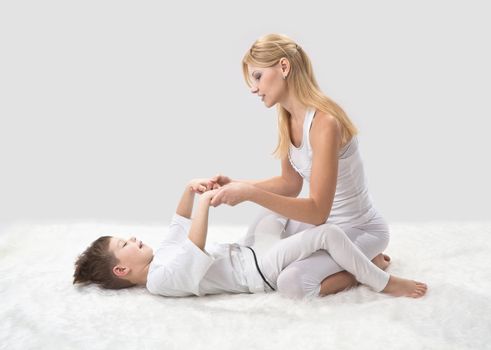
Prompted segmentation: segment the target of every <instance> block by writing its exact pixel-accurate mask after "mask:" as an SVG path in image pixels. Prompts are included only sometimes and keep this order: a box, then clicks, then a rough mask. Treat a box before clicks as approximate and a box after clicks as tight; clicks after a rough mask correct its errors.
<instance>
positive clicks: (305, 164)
mask: <svg viewBox="0 0 491 350" xmlns="http://www.w3.org/2000/svg"><path fill="white" fill-rule="evenodd" d="M314 115H315V109H309V110H307V113H306V115H305V121H304V124H303V137H302V144H301V145H300V147H298V148H297V147H295V146H294V145H293V144H292V143H290V147H289V150H288V159H289V160H290V164H291V165H292V167H293V168H294V169H295V170H296V171H297V172H298V173H299V174H300V175H301V176H302V177H303V179H304V180H306V181H307V182H310V175H311V172H312V147H311V145H310V137H309V134H310V127H311V125H312V120H313V118H314ZM376 215H377V211H376V210H375V208H374V207H373V205H372V201H371V198H370V195H369V194H368V187H367V181H366V177H365V172H364V170H363V162H362V160H361V157H360V152H359V151H358V139H357V137H356V136H353V137H352V138H351V140H350V142H348V143H347V144H346V145H345V146H344V147H343V148H342V149H341V150H340V151H339V163H338V178H337V183H336V194H335V195H334V201H333V204H332V208H331V212H330V214H329V218H328V219H327V221H326V222H329V223H333V224H336V225H346V224H348V225H350V226H356V225H361V224H364V223H366V222H368V221H369V220H371V219H372V218H374V217H375V216H376Z"/></svg>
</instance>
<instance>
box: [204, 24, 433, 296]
mask: <svg viewBox="0 0 491 350" xmlns="http://www.w3.org/2000/svg"><path fill="white" fill-rule="evenodd" d="M242 66H243V73H244V77H245V80H246V82H247V84H248V85H249V86H250V88H251V92H252V93H253V94H257V95H258V97H260V98H261V100H262V101H263V102H264V104H265V105H266V107H268V108H269V107H272V106H275V105H276V106H277V108H278V109H277V110H278V128H279V142H278V146H277V148H276V150H275V152H274V154H275V156H276V157H278V158H280V159H281V166H282V171H281V175H280V176H277V177H273V178H269V179H265V180H260V181H232V180H231V179H230V178H228V177H226V176H222V175H217V176H216V177H214V178H211V179H210V182H209V186H211V187H218V186H221V188H220V190H219V191H218V192H217V194H216V195H215V197H214V198H213V200H212V202H211V205H213V206H217V205H220V204H222V203H226V204H229V205H236V204H238V203H240V202H242V201H245V200H248V201H252V202H255V203H257V204H259V205H261V206H263V207H264V208H267V209H268V210H266V211H264V212H262V213H261V215H260V216H259V217H258V218H257V219H256V221H255V222H254V223H253V224H252V225H251V227H250V228H249V231H248V235H247V237H246V243H250V242H251V241H252V240H254V236H255V234H256V231H257V227H258V225H259V224H260V223H261V222H272V221H276V223H281V225H282V227H283V231H284V232H283V233H284V234H283V236H289V235H292V234H295V233H298V232H300V231H303V230H305V229H307V228H310V227H313V226H317V225H321V224H323V223H326V222H328V223H333V224H336V225H338V226H339V227H341V228H342V229H343V230H344V231H345V233H346V234H347V235H348V237H349V238H350V240H351V241H353V243H354V244H355V245H356V246H357V247H358V248H359V249H360V250H361V251H362V252H363V254H365V255H366V256H367V257H368V258H369V259H371V260H372V259H373V260H372V262H374V263H376V265H377V266H379V267H380V268H382V269H385V268H386V267H387V265H388V264H389V260H390V259H389V257H388V256H385V255H382V254H381V253H382V252H383V251H384V249H385V248H386V247H387V244H388V242H389V229H388V226H387V223H386V221H385V220H384V218H383V217H382V216H381V215H380V214H379V213H378V212H377V210H376V209H375V208H374V207H373V205H372V202H371V199H370V196H369V194H368V191H367V185H366V180H365V174H364V170H363V164H362V160H361V158H360V153H359V151H358V140H357V138H356V134H357V130H356V127H355V126H354V125H353V123H352V122H351V120H350V119H349V118H348V116H347V115H346V113H345V112H344V111H343V110H342V109H341V107H339V106H338V105H337V104H336V103H335V102H334V101H332V100H331V99H329V98H328V97H327V96H326V95H324V94H323V93H322V92H321V90H320V89H319V86H318V85H317V82H316V79H315V77H314V74H313V70H312V65H311V63H310V60H309V58H308V56H307V54H306V53H305V52H304V51H303V50H302V48H301V47H300V46H299V45H297V44H296V43H295V42H294V41H293V40H292V39H290V38H289V37H287V36H285V35H279V34H270V35H266V36H264V37H262V38H260V39H258V40H257V41H256V42H255V43H254V44H253V45H252V47H251V48H250V50H249V51H247V53H246V54H245V56H244V58H243V60H242ZM304 180H305V181H307V182H308V183H309V187H310V193H309V197H308V198H297V196H298V194H299V193H300V192H301V189H302V185H303V181H304ZM247 240H248V241H249V242H247ZM412 283H414V289H415V290H418V291H419V292H418V293H415V294H414V295H417V296H422V295H423V294H424V293H425V292H426V285H424V284H419V285H418V283H417V282H415V281H412ZM356 284H357V281H356V279H355V278H354V277H353V276H352V275H351V274H349V273H348V272H346V271H343V269H342V268H341V267H340V266H339V265H338V264H336V262H335V261H334V260H333V259H332V258H331V256H330V255H329V254H327V253H326V252H325V251H318V252H316V253H315V254H313V255H312V256H311V257H309V258H307V259H304V260H302V261H298V262H295V263H293V264H291V265H290V266H288V267H287V268H286V269H285V270H284V271H283V272H282V273H281V275H280V276H279V278H278V290H279V291H280V292H281V293H283V294H285V295H287V296H289V297H304V296H317V295H321V296H322V295H327V294H332V293H336V292H338V291H341V290H344V289H346V288H349V287H352V286H354V285H356ZM408 296H409V295H408Z"/></svg>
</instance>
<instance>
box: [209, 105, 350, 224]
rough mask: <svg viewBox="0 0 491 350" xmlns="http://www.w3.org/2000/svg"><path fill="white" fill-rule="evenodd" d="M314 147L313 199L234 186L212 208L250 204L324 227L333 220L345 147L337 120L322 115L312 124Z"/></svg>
mask: <svg viewBox="0 0 491 350" xmlns="http://www.w3.org/2000/svg"><path fill="white" fill-rule="evenodd" d="M310 143H311V145H312V172H311V178H310V196H309V198H290V197H286V196H284V195H279V194H275V193H272V192H269V191H267V190H264V189H261V188H260V187H257V186H253V185H251V184H247V183H230V184H228V185H226V186H224V187H222V188H221V189H220V191H219V192H218V193H217V194H216V196H215V197H214V198H213V200H212V202H211V204H212V205H213V206H216V205H217V204H218V203H227V204H229V205H235V204H237V203H240V202H242V201H244V200H249V201H252V202H255V203H257V204H259V205H261V206H263V207H265V208H268V209H270V210H272V211H274V212H276V213H278V214H280V215H283V216H285V217H288V218H290V219H293V220H297V221H302V222H306V223H310V224H313V225H320V224H322V223H324V222H325V221H326V220H327V218H328V217H329V213H330V211H331V207H332V202H333V200H334V194H335V193H336V181H337V172H338V151H339V147H340V143H341V129H340V126H339V124H338V122H337V121H336V119H335V118H334V117H332V116H328V115H325V114H321V113H319V115H317V116H316V118H315V119H314V122H313V124H312V129H311V132H310ZM287 161H288V160H287Z"/></svg>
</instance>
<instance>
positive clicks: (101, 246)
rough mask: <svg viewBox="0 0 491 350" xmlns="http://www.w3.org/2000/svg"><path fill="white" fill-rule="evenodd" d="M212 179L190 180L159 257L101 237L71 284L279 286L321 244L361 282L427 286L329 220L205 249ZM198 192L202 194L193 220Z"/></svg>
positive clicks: (170, 292) (206, 290)
mask: <svg viewBox="0 0 491 350" xmlns="http://www.w3.org/2000/svg"><path fill="white" fill-rule="evenodd" d="M207 184H208V179H196V180H192V181H191V182H190V183H189V184H188V185H187V186H186V189H185V191H184V193H183V195H182V197H181V200H180V202H179V205H178V207H177V210H176V213H175V214H174V216H173V218H172V222H171V224H170V227H169V232H168V233H167V235H166V236H165V237H164V238H163V241H162V243H161V246H160V247H159V248H158V249H157V251H156V252H155V255H154V254H153V251H152V248H150V247H149V246H147V245H145V244H143V242H141V241H138V240H137V239H136V238H134V237H131V238H130V239H128V240H125V239H121V238H116V237H110V236H104V237H100V238H99V239H97V240H96V241H94V242H93V243H92V245H91V246H90V247H89V248H87V250H86V251H85V252H84V253H83V254H81V255H80V256H79V258H78V260H77V261H76V263H75V274H74V280H73V283H74V284H75V283H91V282H92V283H98V284H100V285H101V286H102V287H104V288H110V289H119V288H126V287H131V286H134V285H145V286H146V288H147V289H148V290H149V291H150V292H151V293H153V294H159V295H163V296H172V297H181V296H190V295H198V296H202V295H206V294H218V293H227V292H228V293H257V292H267V291H271V290H275V289H276V281H277V279H278V276H279V275H280V273H281V271H282V270H283V269H284V268H285V267H286V266H288V265H289V264H291V263H292V262H294V261H297V260H301V259H304V258H306V257H308V256H310V255H311V254H312V253H314V252H315V251H317V250H319V249H324V250H327V251H328V252H329V254H331V256H332V257H333V259H334V260H336V262H337V263H338V264H339V265H341V266H342V267H343V268H344V269H346V270H347V271H349V272H350V273H352V274H353V275H354V276H355V277H356V278H357V280H358V281H359V282H361V283H364V284H367V285H369V286H370V287H372V288H373V289H374V290H376V291H383V292H386V293H389V294H392V295H395V296H402V295H404V296H411V297H415V298H416V297H420V296H422V295H424V293H425V292H426V285H424V284H423V283H419V282H415V281H410V280H405V279H401V278H398V277H394V276H390V275H389V274H388V273H386V272H385V271H383V270H381V269H379V268H378V267H377V266H375V265H374V264H373V263H372V262H371V261H370V260H368V258H367V257H366V256H365V255H363V253H361V251H359V250H358V248H357V247H356V246H355V245H354V244H353V243H352V242H351V241H350V240H349V238H348V237H347V236H346V234H345V233H344V232H343V231H342V230H341V229H340V228H339V227H337V226H335V225H332V224H324V225H320V226H317V227H314V228H312V229H308V230H306V231H303V232H300V233H298V234H296V235H293V236H290V237H288V238H285V239H282V240H279V241H278V243H276V244H274V246H273V247H271V248H270V249H269V250H267V251H266V252H264V253H261V256H257V255H256V252H255V251H254V247H247V246H241V245H238V244H216V245H212V246H207V249H206V250H205V243H206V236H207V231H208V212H209V207H210V202H211V200H212V198H213V196H214V195H215V193H216V192H217V190H213V189H212V190H208V189H207ZM196 193H199V194H201V196H200V198H199V201H198V208H197V209H196V212H195V216H194V219H192V220H191V214H192V211H193V204H194V197H195V194H196Z"/></svg>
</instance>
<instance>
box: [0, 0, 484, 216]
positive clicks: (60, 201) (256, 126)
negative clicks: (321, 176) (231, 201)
mask: <svg viewBox="0 0 491 350" xmlns="http://www.w3.org/2000/svg"><path fill="white" fill-rule="evenodd" d="M488 7H489V5H487V4H486V2H485V1H407V2H398V1H369V2H362V1H359V2H351V1H336V2H331V1H324V2H321V1H319V2H317V1H315V2H313V1H312V2H309V1H302V2H298V1H281V2H267V1H257V2H254V1H252V2H247V3H241V4H239V3H235V2H232V1H229V2H225V1H224V2H213V1H211V2H210V1H206V2H205V1H202V2H198V1H196V2H180V3H172V5H170V4H167V3H164V2H163V1H153V2H149V1H138V2H136V1H135V2H129V1H101V0H97V1H79V2H72V1H31V2H26V1H10V2H1V3H0V50H1V51H0V118H1V119H0V159H1V169H0V223H3V224H5V223H9V222H12V221H46V220H48V221H62V220H98V221H116V222H132V223H164V222H167V221H168V220H169V218H170V216H171V215H172V212H173V211H174V209H175V206H176V203H177V201H178V199H179V197H180V194H181V191H182V188H183V186H184V184H185V183H186V181H187V180H188V179H190V178H193V177H208V176H212V175H214V174H215V173H217V172H222V173H224V174H227V175H229V176H231V177H235V178H243V179H246V178H247V179H259V178H266V177H270V176H274V175H276V174H278V173H279V170H280V164H279V161H277V160H275V159H274V158H273V157H272V156H271V152H272V151H273V149H274V147H275V145H276V140H277V133H276V113H275V109H274V108H271V109H267V108H265V107H264V106H263V104H262V103H261V101H260V100H259V99H258V98H257V97H256V96H253V95H252V94H250V92H249V91H248V89H247V87H246V85H245V83H244V81H243V79H242V75H241V66H240V62H241V58H242V56H243V54H244V53H245V51H246V50H247V49H248V48H249V47H250V45H251V44H252V43H253V41H254V40H255V39H256V38H258V37H259V36H262V35H264V34H267V33H271V32H278V33H284V34H287V35H289V36H291V37H292V38H294V39H295V40H296V41H297V42H298V43H299V44H300V45H301V46H302V47H303V48H304V50H305V51H306V52H307V53H308V54H309V56H310V57H311V59H312V62H313V65H314V70H315V73H316V76H317V79H318V81H319V84H320V85H321V87H322V89H323V91H324V92H325V93H326V94H327V95H329V96H330V97H331V98H333V99H334V100H336V101H337V102H338V103H339V104H340V105H341V106H342V107H343V108H344V109H345V110H346V112H347V113H348V115H349V116H350V117H351V118H352V119H353V121H354V122H355V123H356V125H357V126H358V127H359V129H360V135H359V139H360V144H361V152H362V156H363V158H364V162H365V167H366V172H367V176H368V181H369V188H370V192H371V195H372V198H373V200H374V203H375V205H376V206H377V207H378V208H379V209H380V211H381V212H382V213H383V214H384V215H385V216H386V218H387V219H388V220H389V221H412V220H416V221H421V220H488V219H489V204H488V198H489V197H490V195H491V190H490V186H489V183H488V179H489V178H491V170H490V167H489V156H488V154H487V153H488V151H489V150H490V149H491V147H490V146H491V142H490V140H489V136H488V135H489V132H488V126H489V118H490V116H491V113H490V111H491V107H490V106H489V101H490V91H491V87H490V84H491V83H490V81H491V68H490V62H491V54H490V44H489V43H490V41H491V40H490V34H489V33H491V22H490V21H489V18H490V11H489V10H488ZM304 190H305V188H304ZM306 193H307V192H306V191H304V194H306ZM256 212H257V207H256V206H255V205H253V204H249V203H247V204H241V205H239V206H237V207H235V208H230V207H225V206H222V207H220V208H217V209H213V211H212V214H211V215H212V218H211V220H212V221H211V223H212V224H220V223H224V224H225V223H226V224H229V223H230V224H244V225H245V224H246V223H247V222H249V221H251V219H252V217H253V216H254V215H255V213H256Z"/></svg>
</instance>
